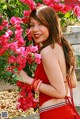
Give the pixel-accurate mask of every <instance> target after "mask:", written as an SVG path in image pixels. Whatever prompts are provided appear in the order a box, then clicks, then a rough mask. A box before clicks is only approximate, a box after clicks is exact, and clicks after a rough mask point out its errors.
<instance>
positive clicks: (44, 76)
mask: <svg viewBox="0 0 80 119" xmlns="http://www.w3.org/2000/svg"><path fill="white" fill-rule="evenodd" d="M29 27H30V32H31V35H32V37H33V40H34V42H35V43H37V44H38V45H40V44H41V45H40V46H41V47H40V49H39V52H40V54H41V57H42V59H41V63H40V64H39V65H38V66H37V69H36V72H35V78H34V79H33V78H31V77H29V76H28V75H27V74H26V72H24V71H21V72H20V74H21V76H22V77H23V80H22V81H23V82H25V83H27V84H29V85H31V87H32V88H34V90H35V91H39V92H40V93H39V112H40V119H53V118H54V119H79V118H80V117H79V116H78V114H77V112H76V110H75V108H74V106H73V102H72V100H71V99H70V98H69V97H70V89H72V88H75V87H76V76H75V57H74V54H73V50H72V48H71V46H70V44H69V43H68V42H67V41H66V39H65V38H64V37H63V35H62V32H61V28H60V23H59V18H58V16H57V14H56V12H55V11H54V9H52V8H51V7H48V6H41V7H38V8H36V9H34V10H33V11H32V12H31V15H30V20H29Z"/></svg>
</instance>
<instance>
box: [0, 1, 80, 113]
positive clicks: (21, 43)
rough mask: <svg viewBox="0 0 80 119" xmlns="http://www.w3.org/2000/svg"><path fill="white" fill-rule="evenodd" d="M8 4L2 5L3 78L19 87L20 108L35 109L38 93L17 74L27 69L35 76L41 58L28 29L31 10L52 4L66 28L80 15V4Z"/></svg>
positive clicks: (0, 70) (0, 51) (0, 72)
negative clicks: (20, 79) (19, 79)
mask: <svg viewBox="0 0 80 119" xmlns="http://www.w3.org/2000/svg"><path fill="white" fill-rule="evenodd" d="M7 4H8V5H7ZM7 4H6V1H2V2H1V4H0V11H1V12H0V79H2V80H3V79H4V80H5V81H7V82H10V83H13V84H15V83H16V84H17V86H18V87H19V89H20V90H19V99H18V107H17V108H20V109H22V110H24V111H25V110H26V109H29V108H30V107H33V108H34V109H36V108H37V106H38V101H37V100H36V98H35V92H34V91H33V90H32V89H31V87H30V86H29V85H27V84H25V83H22V82H20V81H17V78H18V77H17V75H15V73H19V72H20V71H21V70H25V71H26V72H27V74H28V75H29V76H31V77H34V72H35V69H36V65H37V64H39V63H40V59H41V56H40V54H38V53H37V51H38V46H34V45H33V41H32V37H31V34H30V31H29V29H28V24H27V22H28V18H29V15H30V12H31V11H32V10H33V9H34V8H35V7H37V6H39V5H42V4H45V5H48V6H51V7H52V8H54V9H55V10H56V12H57V14H58V15H59V17H60V19H61V25H62V27H65V26H66V25H67V24H69V22H70V21H72V22H73V20H74V21H77V20H78V19H79V18H80V4H79V1H78V0H73V1H72V0H15V1H14V0H9V1H8V2H7ZM17 6H18V7H17ZM3 14H4V15H3ZM67 21H68V22H67ZM70 23H71V22H70Z"/></svg>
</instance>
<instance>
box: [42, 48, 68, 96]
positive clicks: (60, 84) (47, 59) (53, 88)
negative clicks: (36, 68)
mask: <svg viewBox="0 0 80 119" xmlns="http://www.w3.org/2000/svg"><path fill="white" fill-rule="evenodd" d="M41 56H42V63H43V67H44V70H45V72H46V75H47V77H48V80H49V82H50V85H47V84H44V83H42V84H41V86H40V91H41V92H43V93H45V94H47V95H49V96H52V97H56V98H64V97H65V96H66V90H65V85H64V80H63V76H62V72H61V70H60V67H59V64H58V59H57V57H56V54H55V52H53V49H51V48H50V47H49V46H48V47H46V48H44V49H43V50H42V51H41Z"/></svg>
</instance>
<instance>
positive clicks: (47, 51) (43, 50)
mask: <svg viewBox="0 0 80 119" xmlns="http://www.w3.org/2000/svg"><path fill="white" fill-rule="evenodd" d="M52 51H53V48H52V46H51V45H48V46H46V47H45V48H43V49H42V50H41V52H40V54H45V53H50V52H52Z"/></svg>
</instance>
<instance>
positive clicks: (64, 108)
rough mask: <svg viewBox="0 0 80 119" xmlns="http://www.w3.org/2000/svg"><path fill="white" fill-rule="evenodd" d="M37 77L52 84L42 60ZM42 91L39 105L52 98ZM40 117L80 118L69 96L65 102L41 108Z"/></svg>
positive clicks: (58, 118)
mask: <svg viewBox="0 0 80 119" xmlns="http://www.w3.org/2000/svg"><path fill="white" fill-rule="evenodd" d="M35 77H36V78H37V79H41V80H42V81H43V83H46V84H50V83H49V80H48V78H47V75H46V73H45V71H44V68H43V64H42V61H41V63H40V64H39V65H38V66H37V69H36V72H35ZM52 98H53V97H50V96H48V95H46V94H44V93H42V92H40V93H39V106H41V105H42V104H43V103H44V102H46V101H48V100H50V99H52ZM39 113H40V119H80V116H79V115H78V113H77V111H76V109H75V107H74V104H73V101H72V99H71V98H69V97H65V102H61V103H59V104H55V105H52V106H48V107H46V108H42V109H40V110H39Z"/></svg>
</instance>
